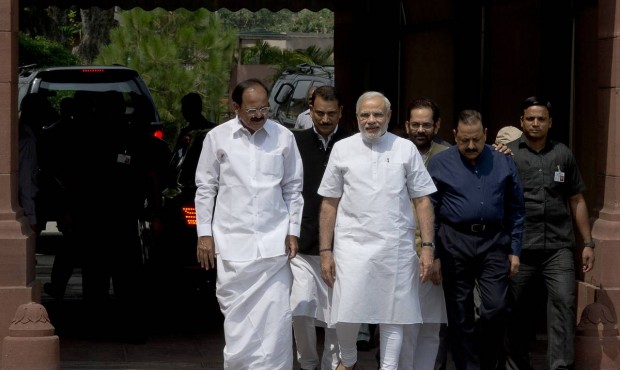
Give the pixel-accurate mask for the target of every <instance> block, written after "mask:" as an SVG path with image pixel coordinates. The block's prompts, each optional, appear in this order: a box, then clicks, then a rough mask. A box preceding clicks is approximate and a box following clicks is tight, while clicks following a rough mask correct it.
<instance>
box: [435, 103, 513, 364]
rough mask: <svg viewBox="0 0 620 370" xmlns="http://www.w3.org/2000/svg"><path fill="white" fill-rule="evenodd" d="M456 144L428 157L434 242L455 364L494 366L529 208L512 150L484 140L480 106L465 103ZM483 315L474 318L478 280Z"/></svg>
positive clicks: (499, 350)
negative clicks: (433, 189) (472, 107)
mask: <svg viewBox="0 0 620 370" xmlns="http://www.w3.org/2000/svg"><path fill="white" fill-rule="evenodd" d="M454 137H455V141H456V145H455V146H452V147H450V148H448V149H446V150H444V151H443V152H441V153H438V154H436V155H435V156H434V157H433V158H432V159H431V160H430V162H429V165H428V172H429V173H430V174H431V176H432V178H433V180H434V181H435V185H436V186H437V192H436V193H433V194H432V195H431V198H432V200H433V204H434V206H435V223H436V225H435V226H436V233H435V235H436V241H435V244H436V250H435V257H436V258H439V259H440V262H441V273H442V275H443V288H444V295H445V298H446V311H447V313H448V333H449V334H448V338H449V339H450V347H451V350H452V355H453V359H454V364H455V367H456V369H457V370H474V369H475V370H478V369H483V370H487V369H488V370H495V368H496V366H497V363H498V361H499V359H500V358H499V357H500V356H499V354H500V352H501V347H502V342H503V335H504V327H505V319H506V314H507V296H508V284H509V275H514V274H516V273H517V271H518V269H519V254H520V252H521V235H522V231H523V219H524V216H525V209H524V203H523V192H522V189H521V182H520V180H519V176H518V173H517V169H516V167H515V164H514V162H513V160H512V158H511V156H507V155H505V154H502V153H500V152H498V151H495V150H493V148H492V147H491V146H489V145H485V141H486V128H484V127H483V125H482V118H481V116H480V113H478V112H477V111H473V110H465V111H462V112H461V113H460V115H459V120H458V123H457V126H456V129H455V130H454ZM476 281H477V282H478V286H479V288H480V299H481V305H480V318H479V320H478V321H477V322H474V320H475V318H474V298H473V292H474V285H475V283H476Z"/></svg>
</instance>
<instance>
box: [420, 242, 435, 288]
mask: <svg viewBox="0 0 620 370" xmlns="http://www.w3.org/2000/svg"><path fill="white" fill-rule="evenodd" d="M433 254H434V248H432V247H422V251H421V252H420V279H421V281H422V282H423V283H425V282H427V281H428V279H430V278H431V270H432V268H433V259H434V257H433Z"/></svg>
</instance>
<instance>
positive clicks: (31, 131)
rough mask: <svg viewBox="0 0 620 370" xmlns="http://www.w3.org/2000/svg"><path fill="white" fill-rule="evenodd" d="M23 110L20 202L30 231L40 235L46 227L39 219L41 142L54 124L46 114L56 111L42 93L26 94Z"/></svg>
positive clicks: (20, 128)
mask: <svg viewBox="0 0 620 370" xmlns="http://www.w3.org/2000/svg"><path fill="white" fill-rule="evenodd" d="M20 108H21V113H20V116H19V177H18V179H19V180H18V181H19V182H18V184H19V186H18V200H19V205H20V206H21V207H22V209H23V210H24V217H26V220H27V221H28V224H29V225H30V229H31V230H32V231H33V232H34V233H36V234H39V232H40V231H41V227H42V226H41V224H40V219H39V218H37V195H38V193H39V186H38V183H37V177H38V174H39V158H38V157H39V154H38V152H39V150H38V144H39V143H38V141H39V136H40V135H41V132H42V130H43V127H45V125H46V124H49V123H52V122H53V117H49V116H48V115H47V114H46V112H47V111H48V109H52V108H51V105H49V101H48V100H47V99H46V98H45V97H44V96H43V95H40V94H29V95H26V96H25V97H24V99H23V100H22V103H21V107H20Z"/></svg>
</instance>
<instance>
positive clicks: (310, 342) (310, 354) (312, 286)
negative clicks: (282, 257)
mask: <svg viewBox="0 0 620 370" xmlns="http://www.w3.org/2000/svg"><path fill="white" fill-rule="evenodd" d="M291 270H292V272H293V289H292V291H291V310H292V311H293V329H294V334H295V343H296V347H297V361H298V362H299V364H300V366H301V368H302V369H314V368H317V369H319V368H320V369H335V368H336V366H337V365H338V337H337V335H336V329H335V328H329V327H327V324H326V323H327V322H329V312H330V308H331V306H330V302H329V288H328V287H327V284H325V282H324V281H323V278H322V277H321V257H320V256H311V255H307V254H298V255H297V256H296V257H295V258H293V259H291ZM316 326H320V327H324V328H325V341H324V343H323V354H322V356H321V361H319V355H318V353H317V350H316V347H317V343H316ZM319 365H320V366H319Z"/></svg>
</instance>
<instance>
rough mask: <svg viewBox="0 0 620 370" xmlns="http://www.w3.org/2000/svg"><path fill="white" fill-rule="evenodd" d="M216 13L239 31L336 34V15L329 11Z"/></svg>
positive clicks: (263, 10) (241, 11)
mask: <svg viewBox="0 0 620 370" xmlns="http://www.w3.org/2000/svg"><path fill="white" fill-rule="evenodd" d="M216 13H217V14H218V15H219V16H220V18H221V19H222V21H223V22H224V24H226V25H227V26H228V27H232V28H236V29H239V30H250V29H255V28H263V29H266V30H268V31H273V32H310V33H314V32H316V33H333V32H334V13H333V12H332V11H330V10H328V9H323V10H320V11H318V12H311V11H309V10H307V9H304V10H302V11H300V12H298V13H293V12H291V11H290V10H288V9H283V10H280V11H279V12H271V11H269V10H267V9H261V10H259V11H257V12H251V11H249V10H247V9H241V10H239V11H236V12H231V11H230V10H228V9H220V10H218V11H217V12H216Z"/></svg>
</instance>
